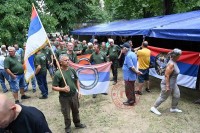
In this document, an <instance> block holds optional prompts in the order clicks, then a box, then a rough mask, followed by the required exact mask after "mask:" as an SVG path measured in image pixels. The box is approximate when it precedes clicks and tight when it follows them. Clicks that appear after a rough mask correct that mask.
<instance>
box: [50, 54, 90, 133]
mask: <svg viewBox="0 0 200 133" xmlns="http://www.w3.org/2000/svg"><path fill="white" fill-rule="evenodd" d="M59 61H60V65H61V70H62V73H63V75H64V80H65V81H66V83H67V85H66V84H65V82H64V80H63V77H62V75H61V72H60V71H59V70H57V71H56V73H55V75H54V79H53V83H52V89H53V90H55V91H59V101H60V105H61V111H62V114H63V116H64V121H65V132H66V133H71V118H70V109H71V110H72V116H73V122H74V125H75V127H76V128H85V127H86V126H85V125H84V124H81V123H80V117H79V110H78V108H79V100H78V93H77V92H78V91H79V89H80V85H79V80H78V76H77V74H76V71H75V70H74V69H73V68H71V67H69V57H68V56H67V55H61V56H60V57H59Z"/></svg>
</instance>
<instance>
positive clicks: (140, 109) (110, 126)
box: [6, 69, 200, 133]
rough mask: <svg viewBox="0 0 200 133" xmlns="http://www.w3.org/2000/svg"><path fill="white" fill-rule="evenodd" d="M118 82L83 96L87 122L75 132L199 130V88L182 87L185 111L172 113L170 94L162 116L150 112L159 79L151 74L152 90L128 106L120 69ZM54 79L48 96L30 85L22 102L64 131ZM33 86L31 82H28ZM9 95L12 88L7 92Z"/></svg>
mask: <svg viewBox="0 0 200 133" xmlns="http://www.w3.org/2000/svg"><path fill="white" fill-rule="evenodd" d="M119 71H120V72H119V82H118V84H117V85H115V86H113V85H112V82H111V83H110V88H109V93H108V95H98V96H97V98H96V99H93V98H92V96H82V98H81V99H80V117H81V122H82V123H84V124H86V125H87V128H85V129H75V127H74V124H73V123H72V131H73V133H199V132H200V126H199V122H200V115H199V114H200V105H196V104H193V103H192V102H193V101H195V100H196V99H198V98H200V92H199V91H196V90H191V89H188V88H184V87H180V90H181V99H180V101H179V108H180V109H181V110H183V113H178V114H176V113H170V112H169V109H170V104H171V97H170V98H168V100H167V101H166V102H164V103H163V104H162V105H161V106H160V107H159V111H160V112H161V113H162V115H161V116H156V115H155V114H153V113H151V112H150V107H151V106H152V105H153V104H154V102H155V100H156V98H157V97H158V96H159V93H160V87H159V86H160V79H156V78H153V77H151V78H150V82H151V84H150V88H151V90H152V92H151V93H147V92H145V91H144V93H143V95H142V96H137V104H136V105H135V106H133V107H131V108H126V107H124V106H123V105H122V102H123V101H125V100H126V98H125V94H124V86H123V81H122V74H121V70H120V69H119ZM51 83H52V82H51V79H50V78H49V77H48V86H49V98H48V99H45V100H39V99H38V97H39V96H40V90H39V89H37V92H36V93H32V90H31V89H29V91H28V95H30V96H31V99H29V100H23V101H22V104H24V105H28V106H34V107H37V108H38V109H40V110H41V111H42V112H43V113H44V115H45V116H46V119H47V122H48V124H49V127H50V129H51V130H52V132H53V133H64V120H63V116H62V113H61V111H60V105H59V101H58V92H55V91H52V88H51ZM29 88H31V85H29ZM6 95H8V96H9V97H10V98H12V96H11V92H8V93H6Z"/></svg>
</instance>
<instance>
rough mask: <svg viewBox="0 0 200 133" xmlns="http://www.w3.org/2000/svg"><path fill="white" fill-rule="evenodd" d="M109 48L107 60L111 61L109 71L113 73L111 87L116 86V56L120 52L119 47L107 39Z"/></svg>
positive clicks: (117, 63)
mask: <svg viewBox="0 0 200 133" xmlns="http://www.w3.org/2000/svg"><path fill="white" fill-rule="evenodd" d="M109 43H110V47H109V49H108V58H109V59H110V61H112V65H111V69H112V73H113V81H114V82H113V85H115V84H117V76H118V70H117V68H118V65H119V62H118V56H119V53H120V51H121V49H120V47H119V46H118V45H115V44H114V40H113V39H109Z"/></svg>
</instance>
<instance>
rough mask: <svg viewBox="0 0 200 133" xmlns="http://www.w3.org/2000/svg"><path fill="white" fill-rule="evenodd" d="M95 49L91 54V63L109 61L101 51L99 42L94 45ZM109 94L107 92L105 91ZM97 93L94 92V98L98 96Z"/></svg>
mask: <svg viewBox="0 0 200 133" xmlns="http://www.w3.org/2000/svg"><path fill="white" fill-rule="evenodd" d="M94 51H95V52H93V53H92V55H91V56H90V63H91V64H101V63H105V62H107V58H106V55H105V54H103V53H102V52H101V51H100V46H99V45H98V44H96V45H94ZM103 94H104V95H107V93H103ZM96 97H97V94H93V98H96Z"/></svg>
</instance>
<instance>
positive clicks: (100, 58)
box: [90, 51, 107, 64]
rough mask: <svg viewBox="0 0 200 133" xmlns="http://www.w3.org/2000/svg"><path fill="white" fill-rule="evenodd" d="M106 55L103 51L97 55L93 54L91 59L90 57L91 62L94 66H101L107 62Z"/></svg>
mask: <svg viewBox="0 0 200 133" xmlns="http://www.w3.org/2000/svg"><path fill="white" fill-rule="evenodd" d="M106 61H107V59H106V55H105V54H103V53H102V52H101V51H100V52H99V53H98V54H97V53H96V52H93V53H92V55H91V57H90V62H91V63H92V62H93V63H94V64H101V63H104V62H106Z"/></svg>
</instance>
